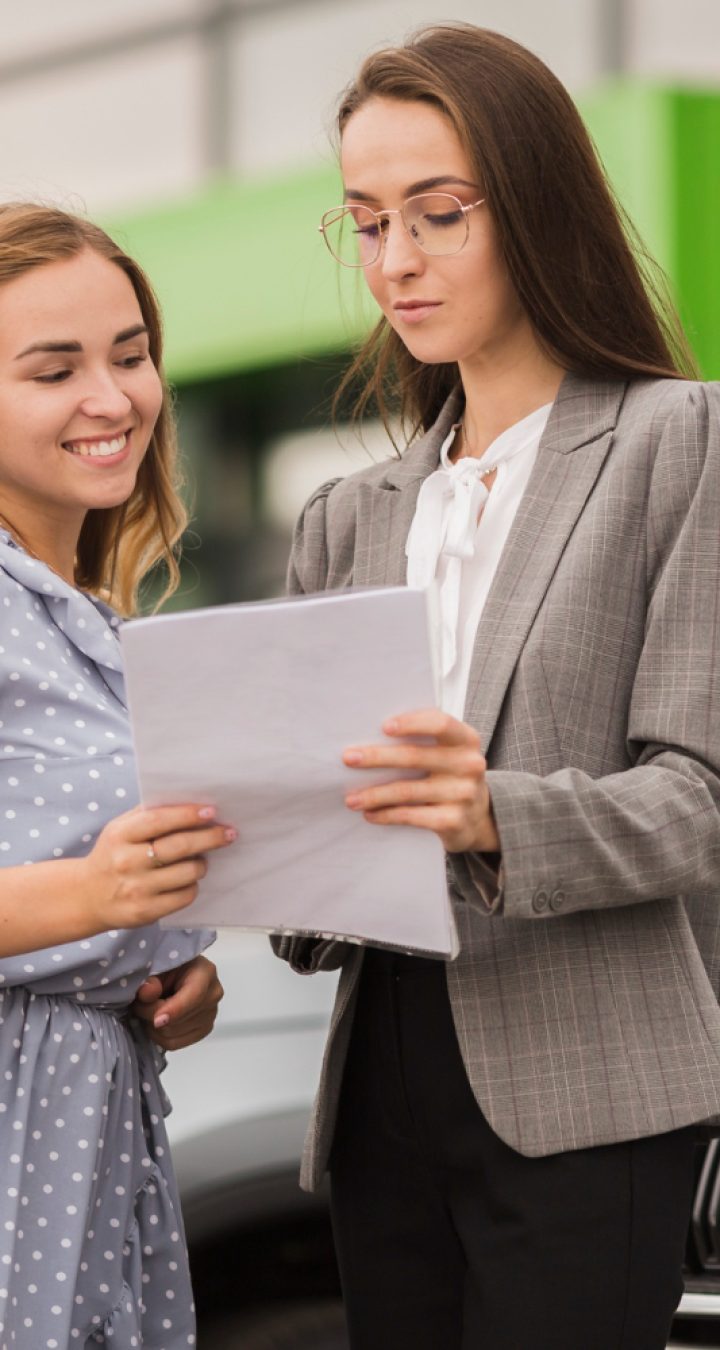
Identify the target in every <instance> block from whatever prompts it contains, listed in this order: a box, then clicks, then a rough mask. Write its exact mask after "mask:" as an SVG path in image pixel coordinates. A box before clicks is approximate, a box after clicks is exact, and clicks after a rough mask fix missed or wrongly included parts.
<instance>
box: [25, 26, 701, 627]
mask: <svg viewBox="0 0 720 1350" xmlns="http://www.w3.org/2000/svg"><path fill="white" fill-rule="evenodd" d="M441 9H442V11H443V12H442V13H441ZM438 18H446V19H447V18H453V19H463V20H468V21H471V22H474V23H479V24H483V25H486V26H488V27H491V28H498V29H500V30H501V31H504V32H506V33H508V34H510V35H511V36H513V37H516V38H518V39H519V40H520V41H521V42H524V43H525V44H526V45H528V46H529V47H531V48H532V49H533V50H534V51H536V52H537V53H538V54H539V55H540V56H542V57H543V58H544V59H545V60H546V61H547V62H548V64H549V65H550V66H551V67H552V68H553V69H554V70H555V71H556V72H557V74H558V75H559V76H560V77H561V78H562V79H563V80H564V81H565V83H566V84H567V85H568V86H569V88H570V89H571V91H572V92H573V94H574V95H575V96H576V97H577V98H578V100H579V102H580V105H581V107H582V109H583V111H584V113H585V115H586V117H587V120H588V122H589V125H590V128H591V130H592V132H593V134H594V136H595V139H596V141H597V143H598V145H599V147H600V150H601V154H602V156H603V158H604V160H605V162H606V164H607V167H608V170H609V172H610V175H611V178H612V179H613V181H614V182H615V184H616V186H617V188H618V190H619V193H620V196H621V198H622V199H623V201H624V202H625V204H626V206H627V207H628V209H629V210H630V213H631V215H633V217H634V218H635V220H636V222H637V224H638V225H639V227H640V230H641V232H642V233H643V234H644V236H645V238H646V240H647V242H648V244H649V245H650V247H651V249H652V250H653V251H654V253H655V254H656V256H657V257H658V258H659V260H660V262H661V264H662V265H663V266H664V267H665V269H666V270H667V272H668V274H669V275H670V277H671V279H672V281H673V283H674V285H675V288H676V292H677V294H678V297H679V301H680V304H681V309H682V312H683V317H684V318H685V320H686V322H687V325H688V328H689V330H690V333H691V337H692V339H693V342H694V345H695V347H696V350H697V352H698V355H699V357H700V360H701V363H702V365H703V367H704V370H705V373H706V374H707V375H715V376H718V375H720V323H718V317H717V316H718V313H719V312H720V248H718V240H717V238H716V232H717V230H718V226H717V221H718V219H719V218H720V5H718V3H717V0H685V3H684V4H683V5H682V6H678V5H677V3H676V0H543V2H542V3H538V2H537V0H455V4H454V5H453V8H452V10H451V11H449V12H447V11H446V10H445V6H442V7H441V6H439V5H438V4H437V0H436V3H435V4H429V3H427V0H363V4H361V5H358V4H356V3H354V2H353V0H151V4H148V3H147V0H123V3H122V4H120V3H118V0H102V3H98V0H66V3H65V4H63V5H62V6H58V5H57V3H56V0H33V2H32V4H30V5H27V6H24V7H23V6H17V5H16V6H13V8H12V12H8V14H6V15H5V20H4V24H3V42H2V47H1V48H0V125H1V126H2V128H3V131H2V135H1V137H0V196H1V197H4V198H12V197H32V198H33V199H35V200H37V199H40V200H47V201H53V202H59V203H60V204H63V205H67V206H69V207H70V208H71V209H80V210H86V211H87V212H88V213H89V214H90V215H92V216H94V217H97V218H99V219H100V220H102V221H103V222H106V223H108V224H109V225H110V227H111V228H112V229H113V230H114V231H115V233H116V234H119V235H120V236H121V238H122V240H123V242H125V243H126V244H127V246H128V248H129V249H130V250H131V251H133V252H135V253H136V254H137V255H138V256H139V257H140V259H141V261H143V262H144V264H145V265H146V266H147V268H148V271H149V273H150V275H151V277H152V279H153V280H154V282H155V285H156V287H157V290H158V292H159V295H160V298H161V301H162V304H163V308H164V311H165V315H166V328H167V350H168V367H169V371H170V374H171V377H172V378H173V380H174V382H175V384H176V386H177V388H178V404H179V410H180V415H181V429H182V438H183V444H184V446H185V448H186V451H187V454H188V458H189V461H190V467H191V477H192V479H193V485H194V494H195V516H196V527H195V533H194V534H193V535H191V536H190V538H189V539H188V548H187V551H186V564H185V581H184V585H183V591H182V596H181V599H180V603H182V604H183V605H190V604H196V603H206V602H208V601H210V600H230V599H238V598H251V597H256V596H259V595H262V594H268V593H272V592H273V591H275V590H277V589H278V587H279V586H280V584H281V579H282V570H283V559H284V555H285V552H286V549H287V540H288V530H289V522H290V520H291V519H292V517H293V515H294V513H295V511H296V510H297V508H298V507H299V505H300V504H301V502H302V500H303V499H304V497H305V496H306V495H307V492H308V491H309V490H311V488H312V486H313V485H314V484H315V483H316V482H318V481H322V480H323V479H324V478H326V477H328V476H330V475H331V474H333V473H342V472H345V471H347V469H349V468H352V467H355V465H356V464H358V463H361V462H365V460H364V457H366V456H367V454H373V453H379V454H383V453H384V446H383V444H382V442H381V440H380V438H378V437H376V436H375V435H374V433H373V431H372V429H371V430H370V433H369V436H368V444H367V446H366V448H364V449H363V448H361V447H359V446H358V445H357V443H356V442H354V441H353V440H352V437H347V438H343V440H344V442H345V446H344V448H343V449H340V450H339V449H338V446H337V442H336V438H335V436H334V435H333V433H332V432H331V431H330V430H329V429H328V422H329V416H328V403H329V399H330V396H331V393H332V388H333V384H334V383H335V381H336V380H337V376H338V373H339V371H340V370H341V369H342V366H343V363H344V361H345V360H346V358H347V352H348V350H349V346H350V344H351V342H352V340H353V337H357V335H358V334H359V332H360V331H362V329H363V326H364V325H366V324H367V322H368V317H369V316H368V310H367V307H366V306H365V308H364V307H363V303H362V296H361V294H360V293H359V291H358V288H357V286H356V283H355V279H352V280H351V281H350V283H349V284H348V281H349V279H348V278H343V279H342V283H341V280H340V279H339V278H338V276H337V272H336V270H335V268H334V267H333V265H332V264H331V262H330V259H329V257H328V256H327V255H326V253H325V250H324V246H323V244H322V240H321V238H320V236H319V234H318V233H317V230H316V225H317V221H318V219H319V217H320V214H321V212H322V211H323V210H324V209H325V208H326V207H327V206H330V205H333V204H334V203H335V201H336V200H337V199H339V186H338V184H339V179H338V176H337V171H336V168H335V162H334V152H333V149H332V145H331V140H330V135H329V132H330V128H331V125H332V117H333V109H334V106H335V102H336V99H337V95H338V92H339V91H340V89H341V88H342V87H343V86H344V84H345V83H346V82H347V81H348V80H349V79H350V77H351V75H352V73H353V71H354V69H355V67H356V66H357V63H358V61H359V59H360V58H361V57H362V56H363V54H365V53H366V52H367V51H368V50H370V49H371V48H373V47H377V46H379V45H383V44H386V43H391V42H395V41H397V40H399V39H401V38H402V36H403V35H404V34H405V33H407V32H408V31H410V30H411V29H413V28H414V27H416V26H418V25H419V24H421V23H423V22H431V21H434V20H437V19H438ZM341 286H342V289H341ZM200 541H201V542H200Z"/></svg>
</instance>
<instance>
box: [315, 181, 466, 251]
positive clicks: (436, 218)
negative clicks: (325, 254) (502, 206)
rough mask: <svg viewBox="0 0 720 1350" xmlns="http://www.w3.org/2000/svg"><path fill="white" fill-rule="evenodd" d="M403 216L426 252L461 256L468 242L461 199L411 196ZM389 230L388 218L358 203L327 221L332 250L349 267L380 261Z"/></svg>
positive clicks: (442, 195) (330, 215) (438, 195)
mask: <svg viewBox="0 0 720 1350" xmlns="http://www.w3.org/2000/svg"><path fill="white" fill-rule="evenodd" d="M401 215H402V220H403V224H404V226H405V229H406V230H407V232H408V234H409V235H410V237H411V239H413V240H414V242H415V243H416V244H417V245H418V248H421V249H422V251H423V252H424V253H430V254H434V255H435V256H439V255H442V254H447V253H458V252H459V251H460V249H461V248H462V247H463V244H464V243H465V241H466V239H467V236H468V223H467V214H466V212H465V211H463V210H462V206H461V203H460V202H459V201H458V199H457V197H452V196H450V195H449V194H446V193H443V192H430V193H426V194H424V195H423V196H418V197H409V198H408V200H407V201H406V202H405V204H404V206H403V208H402V212H401ZM388 228H389V217H388V216H384V215H382V214H381V215H379V216H378V215H376V214H375V212H374V211H371V210H370V208H369V207H367V206H361V205H359V204H357V203H354V204H351V205H349V206H346V207H344V208H341V207H338V209H337V211H329V212H328V213H327V214H326V216H325V218H324V220H323V230H324V234H325V238H326V240H327V243H328V246H329V248H330V251H331V253H333V254H334V255H335V257H336V258H337V260H338V262H341V263H344V264H345V266H346V267H368V266H369V265H370V264H371V263H374V262H376V261H377V259H378V258H379V257H380V253H381V251H382V246H383V239H384V237H385V235H386V234H387V231H388Z"/></svg>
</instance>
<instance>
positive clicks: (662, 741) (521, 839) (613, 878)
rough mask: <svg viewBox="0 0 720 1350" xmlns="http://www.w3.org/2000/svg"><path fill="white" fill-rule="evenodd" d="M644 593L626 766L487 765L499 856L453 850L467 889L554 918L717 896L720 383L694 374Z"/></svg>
mask: <svg viewBox="0 0 720 1350" xmlns="http://www.w3.org/2000/svg"><path fill="white" fill-rule="evenodd" d="M647 578H648V606H647V621H646V629H645V636H644V643H643V647H642V651H641V656H640V659H639V662H638V666H637V671H636V676H635V679H634V684H633V691H632V698H631V703H630V709H629V717H628V726H627V743H628V754H629V758H630V760H631V762H632V767H631V768H629V769H627V770H625V771H623V772H620V773H613V774H612V775H609V776H607V777H601V778H597V779H593V778H590V777H589V776H588V775H587V774H585V773H583V772H580V771H579V770H578V769H575V768H566V769H563V770H561V771H559V772H556V773H552V774H550V775H548V776H547V777H542V778H541V777H537V776H535V775H533V774H528V773H523V772H513V771H504V770H501V769H498V770H490V771H488V775H487V781H488V786H489V788H490V792H491V796H492V802H493V809H494V813H495V818H496V821H497V827H498V833H499V836H500V840H501V844H502V865H501V868H500V872H499V874H497V875H495V874H494V873H493V872H492V871H491V869H490V868H488V866H487V863H486V862H485V860H484V858H483V855H482V854H461V855H455V857H454V858H453V860H452V864H451V865H452V868H453V871H454V874H455V882H456V886H457V887H458V889H459V890H460V893H461V895H462V897H463V899H464V900H465V901H466V902H469V903H471V904H473V905H475V906H476V907H478V908H480V909H481V910H482V911H484V912H485V913H501V914H504V915H506V916H508V917H512V918H528V919H531V918H545V917H547V918H549V917H552V916H553V915H554V914H567V913H571V912H572V911H574V910H582V909H597V908H604V907H610V906H619V905H628V904H638V903H642V902H645V901H652V900H664V899H672V898H676V897H678V896H682V895H687V894H692V893H693V892H711V893H715V894H717V896H718V899H720V385H718V384H714V385H702V384H696V385H691V386H690V387H689V390H688V393H687V396H686V398H685V399H684V400H678V402H677V404H676V406H675V408H674V410H673V411H672V413H671V414H670V416H669V417H668V418H667V420H666V422H665V424H664V426H663V428H662V431H661V433H660V436H659V441H658V447H657V453H656V456H655V460H654V465H653V470H652V477H651V482H650V490H649V495H648V501H647Z"/></svg>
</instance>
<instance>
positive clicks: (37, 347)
mask: <svg viewBox="0 0 720 1350" xmlns="http://www.w3.org/2000/svg"><path fill="white" fill-rule="evenodd" d="M81 351H82V343H80V342H74V341H72V340H71V339H70V338H63V339H61V340H60V341H59V342H33V343H32V344H31V346H29V347H25V348H24V349H23V351H21V352H18V354H17V356H16V357H15V360H16V361H19V360H20V358H21V357H23V356H32V354H33V352H81Z"/></svg>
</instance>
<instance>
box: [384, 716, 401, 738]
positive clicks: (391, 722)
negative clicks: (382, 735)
mask: <svg viewBox="0 0 720 1350" xmlns="http://www.w3.org/2000/svg"><path fill="white" fill-rule="evenodd" d="M398 725H399V724H398V721H397V718H396V717H390V718H388V721H387V722H383V731H387V733H388V735H390V736H391V735H392V733H393V732H394V731H397V730H398Z"/></svg>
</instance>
